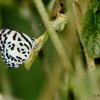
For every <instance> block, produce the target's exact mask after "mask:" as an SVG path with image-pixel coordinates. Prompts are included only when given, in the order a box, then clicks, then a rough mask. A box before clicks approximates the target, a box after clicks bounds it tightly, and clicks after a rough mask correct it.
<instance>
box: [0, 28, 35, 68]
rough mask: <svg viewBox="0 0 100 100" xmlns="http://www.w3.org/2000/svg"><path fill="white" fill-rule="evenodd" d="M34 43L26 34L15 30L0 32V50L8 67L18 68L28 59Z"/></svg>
mask: <svg viewBox="0 0 100 100" xmlns="http://www.w3.org/2000/svg"><path fill="white" fill-rule="evenodd" d="M33 44H34V43H33V42H32V40H31V39H30V37H28V36H27V35H26V34H22V33H20V32H17V31H15V30H10V29H2V30H0V50H1V54H2V58H3V59H4V61H5V62H6V64H7V65H8V66H9V67H19V65H21V64H23V63H24V62H25V61H27V59H28V58H29V53H30V51H31V50H32V49H33V48H34V45H33Z"/></svg>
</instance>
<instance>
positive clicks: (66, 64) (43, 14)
mask: <svg viewBox="0 0 100 100" xmlns="http://www.w3.org/2000/svg"><path fill="white" fill-rule="evenodd" d="M34 3H35V5H36V7H37V9H38V11H39V13H40V16H41V18H42V20H43V22H44V25H45V27H46V29H47V31H48V34H49V35H50V38H51V40H52V42H53V44H54V46H55V48H56V51H57V52H58V54H59V56H60V57H61V60H62V62H63V66H64V67H65V68H67V70H68V72H72V71H73V68H72V65H71V63H70V61H69V59H68V57H67V56H66V52H65V50H64V47H63V46H62V43H61V41H60V39H59V38H58V36H57V33H56V32H55V30H54V29H53V27H52V25H51V22H50V20H49V17H48V14H47V12H46V9H45V7H44V5H43V2H42V0H34Z"/></svg>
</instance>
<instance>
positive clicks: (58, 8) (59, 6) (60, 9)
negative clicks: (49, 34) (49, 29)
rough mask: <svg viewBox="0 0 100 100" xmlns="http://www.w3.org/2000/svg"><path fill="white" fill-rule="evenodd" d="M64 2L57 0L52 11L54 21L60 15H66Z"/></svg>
mask: <svg viewBox="0 0 100 100" xmlns="http://www.w3.org/2000/svg"><path fill="white" fill-rule="evenodd" d="M64 8H65V7H64V0H55V2H54V5H53V9H52V15H51V18H52V19H56V17H57V16H59V13H64Z"/></svg>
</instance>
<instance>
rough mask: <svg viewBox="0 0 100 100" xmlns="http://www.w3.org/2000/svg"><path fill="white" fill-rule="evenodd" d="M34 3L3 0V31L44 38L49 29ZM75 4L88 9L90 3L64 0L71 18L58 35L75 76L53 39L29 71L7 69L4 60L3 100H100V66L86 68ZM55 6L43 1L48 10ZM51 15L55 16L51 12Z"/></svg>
mask: <svg viewBox="0 0 100 100" xmlns="http://www.w3.org/2000/svg"><path fill="white" fill-rule="evenodd" d="M33 1H34V0H0V29H2V28H10V29H14V30H16V31H19V32H22V33H25V34H27V35H28V36H30V37H35V38H38V37H39V36H40V35H41V34H43V33H44V32H45V30H46V28H45V27H44V25H43V22H42V19H41V17H40V15H39V13H38V11H37V9H36V6H35V4H34V2H33ZM74 1H77V2H78V3H79V5H80V6H81V8H83V9H86V6H87V4H88V1H89V0H64V2H65V5H66V8H67V11H69V12H70V15H71V16H70V18H69V19H68V20H69V23H68V24H67V25H66V27H65V29H64V30H63V31H62V32H57V35H58V37H59V38H60V40H61V43H62V45H63V47H64V49H65V51H66V56H67V57H68V59H69V61H70V63H71V64H72V67H73V69H74V73H70V74H69V73H67V72H68V70H67V71H66V70H65V69H63V64H62V61H61V58H60V56H59V55H58V53H57V52H56V49H55V47H54V45H53V43H52V40H51V39H50V38H49V39H48V40H47V42H46V43H45V45H44V47H43V48H42V50H41V51H40V53H39V55H38V57H37V58H36V60H35V61H34V63H33V64H32V66H31V68H30V70H29V71H27V70H26V69H25V67H24V65H22V66H20V67H19V68H8V69H6V64H5V63H4V62H3V60H2V58H1V57H0V100H16V99H15V98H18V100H20V99H21V100H92V99H93V100H100V91H99V89H100V68H99V66H100V64H99V63H98V64H97V65H96V66H98V67H97V69H95V70H93V71H91V70H88V68H87V66H86V58H85V55H84V52H83V48H82V46H81V43H80V40H79V36H78V28H77V26H78V24H77V22H76V19H75V17H79V16H76V15H75V6H73V4H74ZM52 2H53V0H43V3H44V5H45V7H46V9H47V8H49V7H50V5H51V4H52ZM51 6H52V5H51ZM51 8H52V7H51ZM76 8H78V7H76ZM83 9H82V10H83ZM48 13H49V14H50V13H51V11H50V9H48ZM77 14H78V12H77ZM77 19H78V20H80V18H77ZM1 96H4V98H5V99H1Z"/></svg>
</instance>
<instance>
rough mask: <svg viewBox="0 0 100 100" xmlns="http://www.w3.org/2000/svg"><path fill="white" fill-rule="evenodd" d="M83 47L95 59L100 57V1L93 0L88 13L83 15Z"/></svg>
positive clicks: (81, 33)
mask: <svg viewBox="0 0 100 100" xmlns="http://www.w3.org/2000/svg"><path fill="white" fill-rule="evenodd" d="M80 39H81V42H82V45H83V47H84V48H85V49H86V51H87V52H88V53H89V55H90V56H91V57H93V58H99V57H100V1H99V0H91V2H90V4H89V7H88V9H87V11H86V12H85V13H84V15H83V24H82V29H81V32H80Z"/></svg>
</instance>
